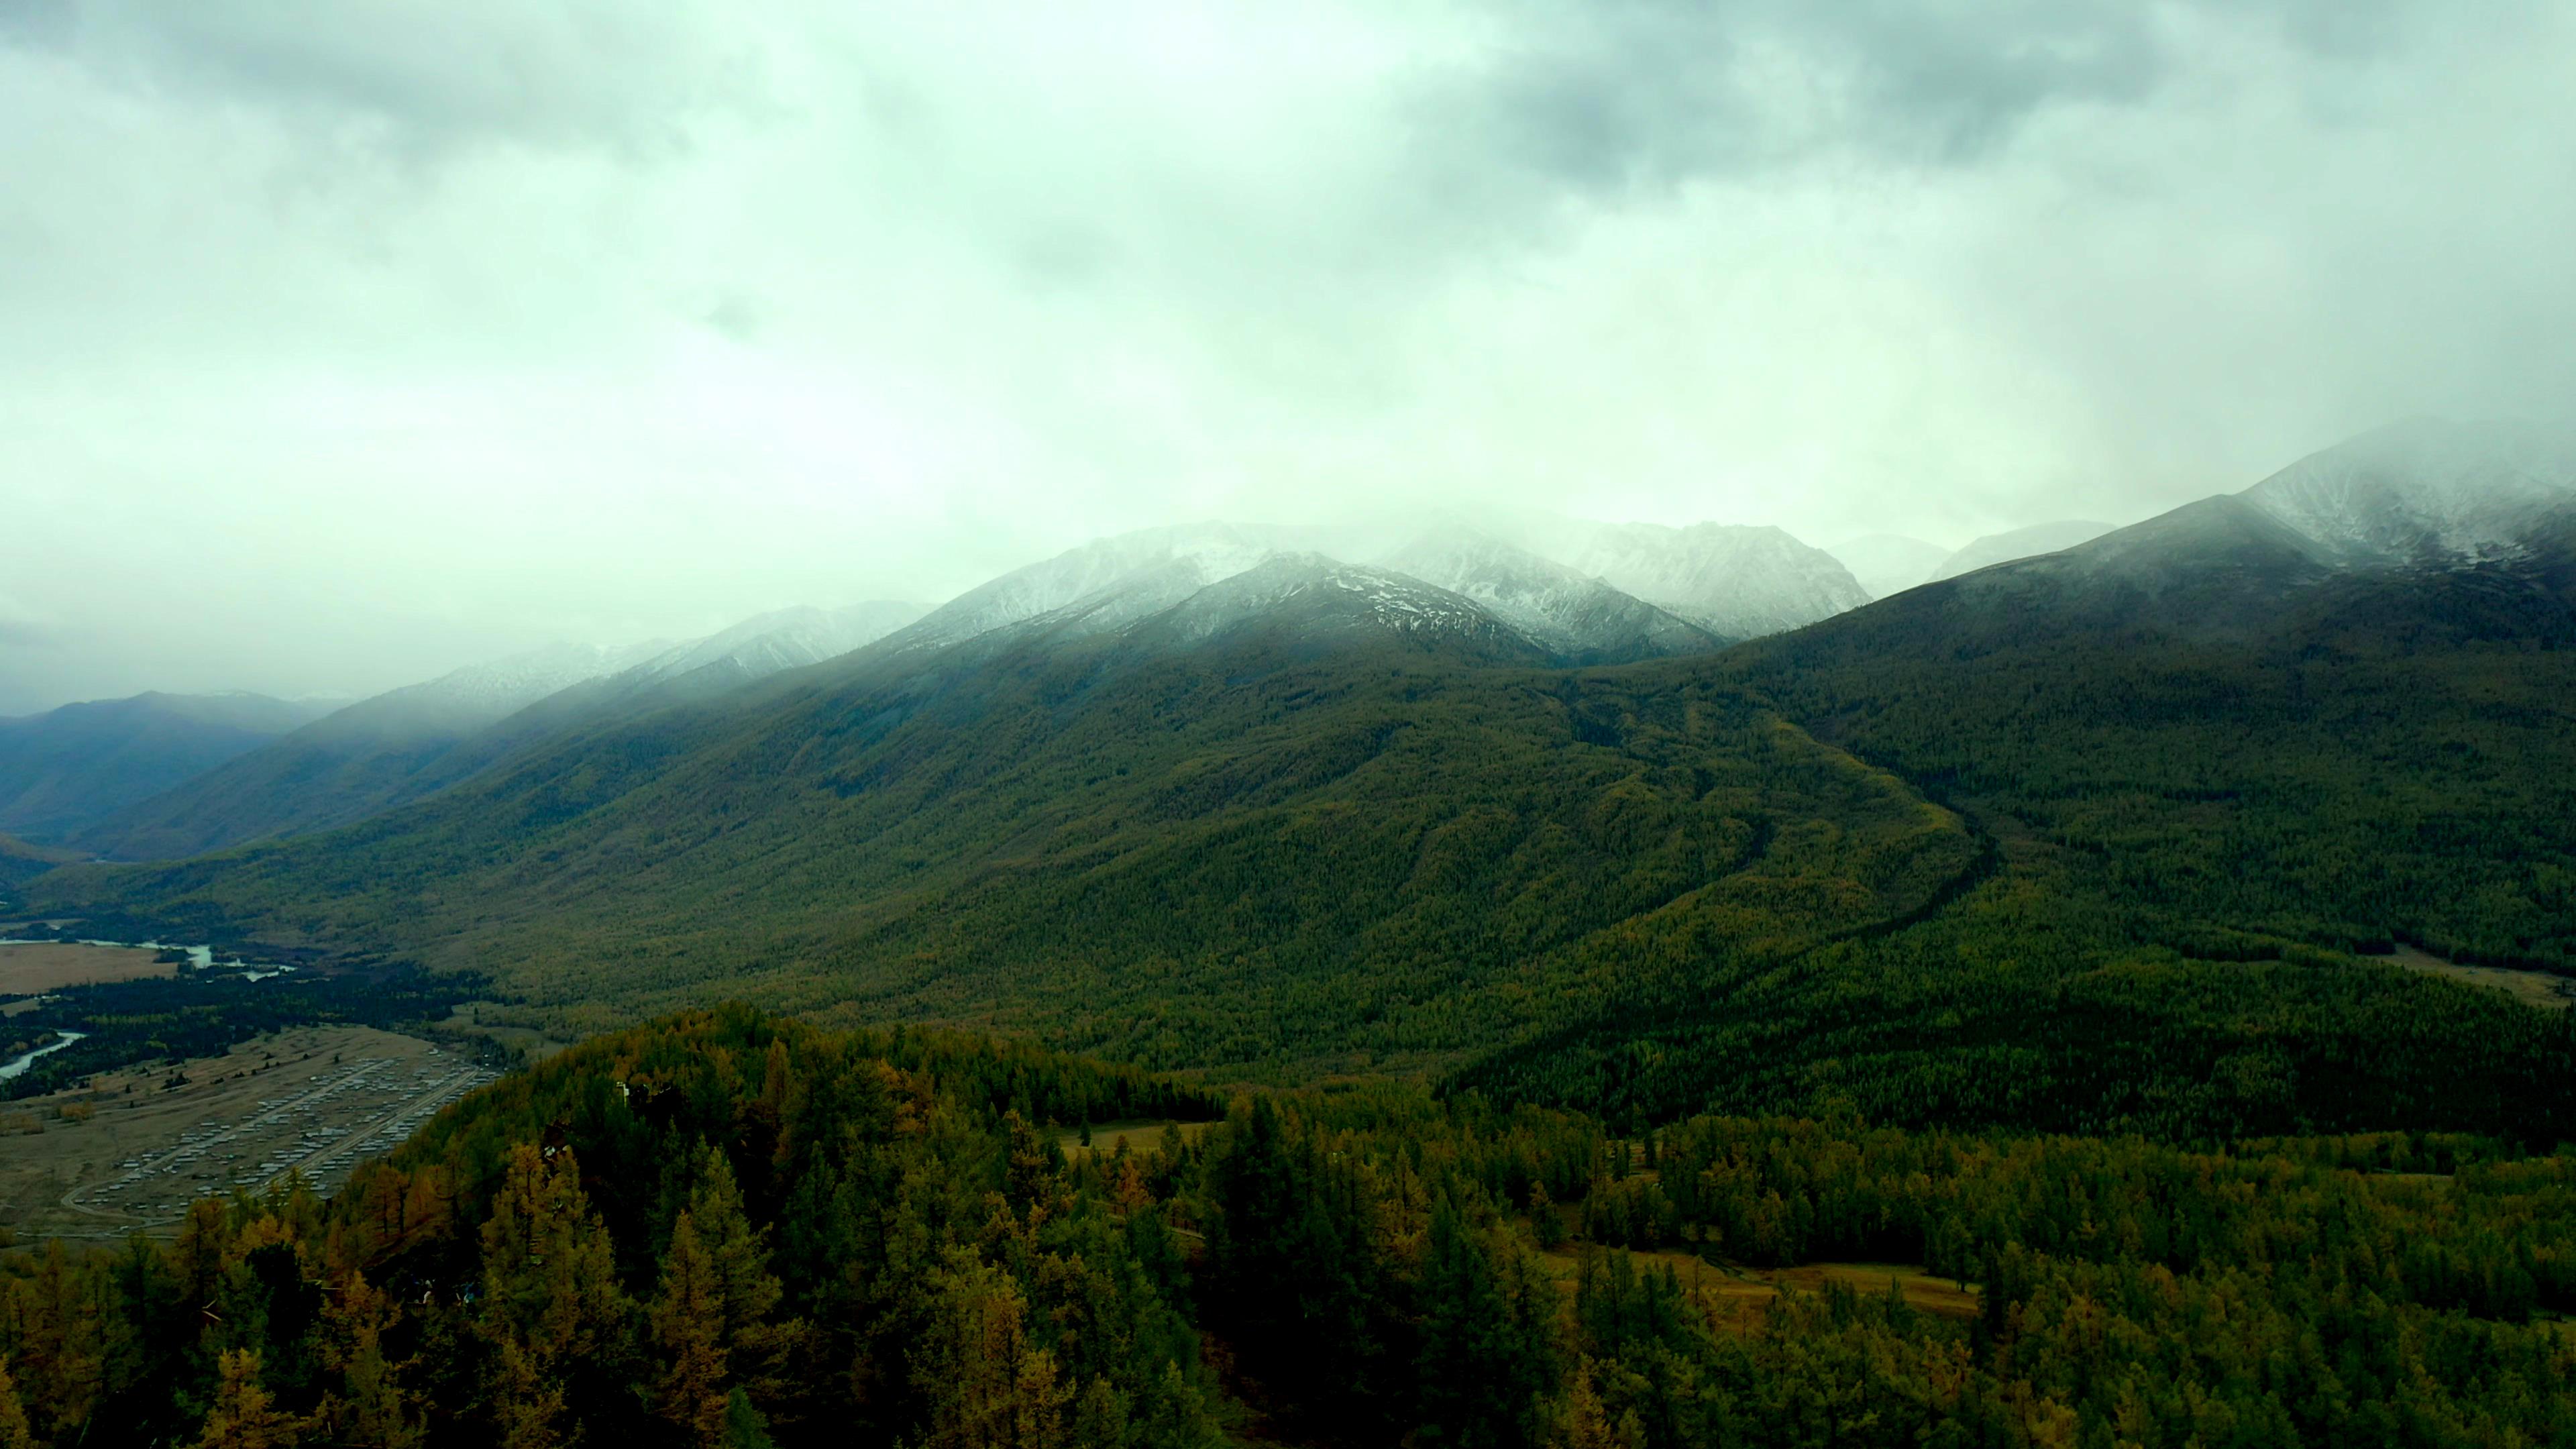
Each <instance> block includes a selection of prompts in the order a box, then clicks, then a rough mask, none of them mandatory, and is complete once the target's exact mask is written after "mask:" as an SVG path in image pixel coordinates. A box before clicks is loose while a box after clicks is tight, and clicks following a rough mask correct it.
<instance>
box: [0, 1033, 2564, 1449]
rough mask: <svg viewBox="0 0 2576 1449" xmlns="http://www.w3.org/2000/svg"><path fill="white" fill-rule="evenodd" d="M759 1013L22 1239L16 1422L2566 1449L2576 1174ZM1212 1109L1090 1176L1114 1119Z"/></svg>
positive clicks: (223, 1436)
mask: <svg viewBox="0 0 2576 1449" xmlns="http://www.w3.org/2000/svg"><path fill="white" fill-rule="evenodd" d="M1218 1110H1219V1104H1217V1103H1214V1102H1211V1101H1209V1100H1208V1099H1206V1098H1205V1097H1203V1096H1201V1095H1199V1094H1198V1093H1196V1092H1195V1091H1194V1090H1192V1089H1190V1088H1188V1087H1184V1086H1178V1085H1174V1084H1170V1083H1167V1082H1162V1081H1158V1080H1155V1079H1152V1078H1148V1077H1144V1076H1141V1075H1139V1074H1136V1073H1134V1072H1132V1071H1123V1070H1119V1069H1112V1068H1104V1067H1100V1066H1096V1065H1093V1064H1090V1063H1086V1062H1082V1061H1078V1060H1070V1059H1066V1058H1062V1057H1056V1056H1051V1055H1047V1054H1044V1053H1040V1052H1036V1051H1032V1050H1029V1049H1027V1048H1024V1047H1013V1046H997V1045H987V1044H983V1043H980V1042H977V1041H974V1040H971V1039H964V1038H957V1037H949V1036H937V1035H930V1036H925V1035H921V1034H906V1033H902V1032H891V1033H859V1034H847V1035H843V1034H832V1033H826V1032H822V1031H818V1030H815V1029H813V1028H811V1027H808V1026H804V1025H801V1024H798V1023H795V1022H792V1021H782V1020H778V1019H775V1018H768V1017H763V1016H761V1015H759V1014H757V1013H753V1012H750V1011H747V1010H743V1009H739V1008H724V1009H721V1010H716V1011H697V1012H691V1013H686V1014H683V1015H681V1016H678V1017H675V1018H671V1019H668V1020H665V1021H661V1022H656V1023H653V1024H651V1025H648V1026H644V1027H639V1028H635V1029H631V1030H628V1031H625V1032H621V1033H618V1034H616V1035H613V1036H610V1037H606V1038H602V1039H599V1040H595V1041H592V1042H590V1043H587V1044H585V1045H584V1046H582V1047H580V1048H577V1049H575V1050H574V1051H571V1052H568V1053H566V1054H564V1055H562V1056H560V1057H558V1058H556V1059H554V1060H553V1061H550V1062H548V1063H547V1064H545V1065H544V1066H542V1067H539V1068H536V1069H534V1070H532V1071H529V1072H525V1073H522V1074H519V1075H517V1076H514V1077H511V1078H507V1079H505V1080H503V1081H502V1082H500V1083H498V1084H496V1085H494V1086H492V1087H489V1088H487V1089H485V1090H484V1091H482V1092H480V1093H478V1094H477V1095H476V1096H474V1097H472V1098H469V1099H467V1100H466V1101H465V1102H463V1103H461V1104H459V1105H457V1106H456V1107H453V1108H451V1109H449V1110H448V1111H447V1112H445V1113H443V1114H442V1115H441V1116H440V1117H439V1118H437V1119H436V1120H435V1121H433V1122H432V1123H430V1124H429V1125H428V1126H426V1127H424V1128H423V1129H422V1130H421V1131H420V1132H419V1133H418V1134H417V1135H416V1136H415V1137H414V1138H413V1139H412V1140H411V1141H410V1142H409V1143H408V1144H406V1145H405V1146H404V1147H402V1148H401V1149H400V1150H398V1151H397V1152H396V1153H395V1154H394V1155H393V1156H392V1157H391V1158H390V1159H389V1160H386V1161H384V1162H381V1163H379V1164H376V1165H373V1166H371V1167H368V1168H366V1169H364V1170H363V1171H362V1172H361V1174H360V1175H359V1177H357V1178H356V1179H355V1180H353V1181H352V1182H351V1183H350V1185H349V1186H348V1187H347V1188H346V1189H345V1190H344V1191H342V1192H341V1193H339V1194H338V1195H337V1196H336V1197H335V1198H333V1199H332V1200H331V1201H330V1202H328V1203H323V1202H319V1201H316V1200H315V1199H314V1198H312V1197H311V1196H310V1195H309V1194H306V1193H304V1192H302V1191H301V1190H284V1191H280V1192H276V1193H272V1194H270V1195H268V1196H265V1197H260V1198H253V1197H247V1196H243V1197H237V1198H235V1199H234V1200H233V1201H231V1202H228V1203H227V1202H220V1201H213V1200H209V1201H205V1202H201V1203H199V1204H198V1205H197V1206H196V1207H195V1208H194V1209H193V1210H192V1211H191V1213H190V1214H189V1216H188V1219H187V1222H186V1224H185V1226H184V1228H183V1230H182V1231H181V1233H180V1234H179V1236H178V1237H177V1239H176V1240H175V1241H173V1242H169V1243H166V1244H156V1243H152V1242H148V1241H145V1240H141V1239H138V1240H136V1241H134V1242H132V1243H130V1244H128V1245H127V1246H125V1247H122V1248H116V1249H95V1250H81V1249H73V1248H69V1247H66V1246H65V1245H63V1244H61V1243H60V1242H56V1243H52V1244H48V1245H47V1246H46V1247H45V1248H44V1249H43V1250H42V1251H41V1252H39V1253H34V1254H26V1253H19V1254H10V1255H7V1256H6V1257H5V1258H0V1436H5V1439H6V1441H7V1442H10V1443H13V1444H22V1443H23V1444H34V1445H48V1446H68V1445H75V1444H97V1443H138V1444H139V1443H187V1442H196V1443H201V1444H205V1445H210V1446H242V1445H270V1446H277V1445H289V1444H295V1443H308V1444H319V1443H334V1444H352V1445H378V1446H381V1445H396V1444H407V1445H430V1446H436V1445H447V1444H458V1445H464V1444H476V1445H482V1444H511V1445H529V1444H557V1443H566V1442H573V1441H575V1440H579V1441H580V1442H589V1443H603V1442H612V1443H624V1444H635V1445H662V1444H669V1445H731V1446H751V1445H764V1444H775V1445H784V1446H793V1445H801V1444H825V1443H833V1444H840V1443H849V1442H853V1441H856V1442H868V1443H890V1444H919V1445H994V1444H1010V1445H1018V1446H1029V1449H1056V1446H1066V1449H1070V1446H1082V1449H1095V1446H1097V1449H1111V1446H1138V1449H1142V1446H1156V1449H1161V1446H1175V1449H1179V1446H1188V1449H1200V1446H1205V1449H1213V1446H1215V1445H1217V1444H1219V1443H1221V1442H1225V1441H1226V1439H1227V1438H1228V1437H1229V1436H1247V1435H1248V1436H1251V1437H1253V1438H1256V1439H1258V1440H1260V1441H1262V1442H1297V1443H1331V1444H1347V1445H1393V1444H1397V1443H1413V1444H1423V1443H1454V1444H1468V1445H1484V1446H1493V1449H1522V1446H1538V1445H1552V1446H1565V1449H1592V1446H1610V1445H1621V1446H1636V1449H1668V1446H1685V1445H1687V1446H1700V1445H1719V1444H1728V1445H1781V1446H1792V1445H1795V1446H1811V1445H1813V1446H1822V1445H1836V1446H1849V1445H1862V1446H1869V1445H1888V1446H1898V1445H1904V1446H1914V1445H1920V1444H1939V1445H1950V1444H1961V1445H1965V1444H1990V1445H2007V1446H2019V1445H2061V1444H2092V1443H2105V1444H2108V1443H2125V1444H2135V1445H2140V1446H2164V1445H2173V1446H2182V1445H2207V1444H2215V1443H2227V1444H2243V1445H2276V1444H2277V1445H2292V1444H2302V1443H2391V1444H2439V1445H2476V1446H2489V1445H2492V1446H2499V1449H2501V1446H2506V1445H2514V1444H2537V1443H2554V1442H2559V1441H2561V1440H2563V1439H2565V1438H2567V1437H2568V1436H2570V1435H2571V1434H2576V1372H2571V1371H2572V1370H2576V1344H2571V1342H2570V1340H2569V1338H2568V1336H2567V1335H2566V1334H2565V1333H2564V1331H2563V1330H2564V1328H2565V1326H2566V1325H2565V1320H2564V1315H2565V1314H2566V1313H2568V1312H2569V1311H2570V1310H2571V1309H2576V1164H2571V1162H2570V1160H2569V1159H2568V1158H2567V1157H2565V1156H2564V1155H2558V1154H2552V1155H2548V1156H2530V1155H2526V1154H2525V1153H2524V1152H2523V1150H2522V1149H2521V1148H2519V1147H2518V1146H2516V1145H2515V1144H2511V1143H2507V1142H2500V1141H2496V1140H2493V1139H2482V1138H2473V1137H2426V1136H2422V1135H2409V1134H2403V1133H2399V1134H2378V1135H2371V1136H2351V1137H2322V1138H2303V1139H2298V1140H2289V1141H2278V1140H2276V1141H2248V1142H2241V1143H2235V1144H2231V1145H2228V1146H2225V1147H2214V1146H2213V1147H2202V1148H2197V1149H2186V1148H2180V1147H2167V1146H2154V1145H2149V1144H2147V1143H2144V1142H2140V1141H2138V1140H2135V1139H2127V1140H2085V1139H2073V1138H2063V1137H2046V1136H2037V1137H2034V1136H1980V1135H1973V1134H1967V1135H1963V1134H1956V1133H1930V1134H1909V1133H1906V1132H1901V1131H1896V1130H1892V1129H1886V1128H1866V1127H1863V1126H1861V1125H1859V1124H1858V1123H1856V1122H1853V1121H1851V1120H1849V1119H1830V1120H1824V1121H1816V1120H1793V1119H1784V1118H1715V1117H1709V1118H1698V1119H1694V1120H1690V1121H1687V1122H1680V1123H1674V1124H1669V1125H1667V1126H1665V1127H1664V1128H1662V1129H1661V1130H1658V1131H1655V1132H1652V1133H1648V1134H1644V1135H1640V1136H1633V1137H1619V1138H1614V1137H1612V1136H1610V1135H1609V1134H1608V1133H1606V1132H1605V1130H1604V1129H1603V1127H1602V1126H1601V1124H1599V1123H1598V1122H1595V1121H1593V1120H1591V1119H1588V1118H1585V1117H1582V1116H1578V1115H1573V1114H1566V1113H1557V1112H1549V1111H1543V1110H1539V1109H1534V1108H1528V1107H1523V1108H1519V1109H1516V1110H1512V1111H1508V1112H1506V1111H1501V1110H1498V1109H1496V1108H1494V1107H1493V1106H1491V1105H1490V1104H1488V1103H1486V1102H1485V1101H1483V1100H1482V1099H1480V1098H1477V1097H1474V1096H1461V1097H1452V1098H1449V1099H1447V1100H1440V1099H1435V1098H1433V1097H1431V1096H1429V1095H1426V1094H1425V1093H1423V1092H1422V1091H1421V1090H1420V1089H1418V1088H1413V1087H1404V1086H1396V1085H1390V1084H1380V1085H1375V1086H1370V1087H1365V1088H1361V1089H1359V1090H1355V1091H1346V1092H1314V1091H1306V1092H1296V1093H1287V1094H1279V1095H1264V1096H1258V1097H1251V1098H1244V1099H1238V1100H1237V1101H1235V1102H1234V1103H1233V1104H1231V1106H1230V1108H1227V1109H1225V1110H1224V1120H1223V1121H1221V1122H1219V1123H1217V1124H1215V1125H1213V1126H1212V1127H1208V1128H1199V1127H1196V1126H1184V1125H1181V1122H1186V1121H1188V1120H1190V1119H1204V1118H1207V1117H1211V1116H1214V1115H1217V1112H1218ZM1140 1117H1142V1118H1162V1119H1166V1120H1167V1121H1168V1120H1171V1119H1181V1120H1180V1121H1178V1122H1174V1123H1173V1125H1170V1126H1168V1127H1166V1128H1164V1129H1163V1130H1162V1131H1161V1132H1160V1133H1159V1135H1157V1134H1154V1133H1146V1134H1143V1135H1141V1136H1139V1137H1136V1138H1132V1139H1131V1138H1128V1137H1124V1136H1122V1137H1121V1138H1120V1139H1119V1140H1118V1143H1117V1145H1116V1146H1115V1147H1114V1148H1111V1149H1109V1150H1106V1151H1103V1150H1096V1149H1092V1148H1087V1147H1083V1146H1080V1145H1074V1144H1066V1145H1059V1144H1060V1143H1062V1142H1064V1141H1065V1139H1067V1138H1078V1137H1088V1136H1089V1133H1090V1128H1089V1124H1091V1123H1094V1122H1100V1121H1104V1120H1110V1119H1130V1120H1132V1119H1135V1118H1140Z"/></svg>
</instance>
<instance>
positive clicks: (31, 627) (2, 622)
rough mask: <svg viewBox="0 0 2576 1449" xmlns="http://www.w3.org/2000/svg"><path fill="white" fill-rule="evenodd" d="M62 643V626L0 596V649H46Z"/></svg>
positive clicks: (3, 595)
mask: <svg viewBox="0 0 2576 1449" xmlns="http://www.w3.org/2000/svg"><path fill="white" fill-rule="evenodd" d="M60 642H61V626H60V625H58V624H57V623H56V622H55V621H54V620H53V619H52V618H50V617H48V616H47V615H44V614H41V613H38V612H37V611H36V610H34V609H32V608H29V607H28V606H27V605H25V604H21V603H19V602H18V601H17V600H15V599H12V598H10V597H9V596H8V595H6V594H0V649H46V648H51V647H53V646H54V645H56V644H58V643H60Z"/></svg>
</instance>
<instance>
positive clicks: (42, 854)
mask: <svg viewBox="0 0 2576 1449" xmlns="http://www.w3.org/2000/svg"><path fill="white" fill-rule="evenodd" d="M79 858H80V857H79V856H76V855H73V854H71V853H70V852H68V851H60V850H50V849H47V848H46V847H44V846H41V845H30V844H28V843H27V842H26V841H23V840H20V839H18V838H17V837H16V836H14V835H0V886H14V885H17V884H19V883H20V882H23V881H27V880H32V879H34V878H35V877H37V876H40V875H43V874H44V873H45V872H46V871H49V870H52V869H53V868H54V867H55V866H58V865H65V864H68V863H70V862H72V861H75V860H78V859H79Z"/></svg>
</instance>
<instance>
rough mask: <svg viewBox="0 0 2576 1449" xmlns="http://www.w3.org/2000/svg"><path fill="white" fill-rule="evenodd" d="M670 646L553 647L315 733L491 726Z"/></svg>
mask: <svg viewBox="0 0 2576 1449" xmlns="http://www.w3.org/2000/svg"><path fill="white" fill-rule="evenodd" d="M670 648H671V641H669V640H667V639H653V640H648V641H646V642H644V643H641V644H625V645H601V644H549V645H547V646H545V647H544V648H541V649H531V650H529V651H528V652H526V653H524V654H513V655H510V656H509V657H507V658H503V659H495V660H492V661H490V662H488V663H484V664H469V665H466V666H465V667H464V668H462V669H453V670H450V671H448V672H447V673H445V674H442V675H440V676H438V677H437V678H436V679H432V680H427V681H425V682H423V683H420V684H410V685H405V686H403V687H402V688H400V689H392V690H387V691H386V692H384V693H383V694H379V695H376V696H374V697H372V698H369V699H362V700H360V701H358V702H357V703H356V704H353V705H350V706H349V707H348V708H346V709H343V710H340V711H337V712H336V713H334V714H331V715H329V716H327V717H325V718H324V719H322V720H320V721H317V722H316V724H315V726H314V727H315V728H316V729H323V730H327V731H329V732H332V733H352V732H368V733H384V732H392V733H404V732H408V731H409V730H411V729H412V728H414V727H415V726H416V725H419V724H434V725H436V726H439V727H454V726H456V725H459V724H464V723H468V722H471V721H477V720H479V721H487V722H488V721H491V720H497V719H500V718H502V717H503V716H505V715H508V714H511V713H513V712H515V711H517V710H520V709H523V708H525V707H526V706H528V705H531V704H534V703H536V702H537V701H538V700H541V699H543V698H545V697H546V696H547V695H550V694H553V693H556V692H557V691H559V690H565V689H569V688H571V687H572V686H574V685H576V684H580V683H582V682H583V681H585V680H591V679H599V678H602V677H604V676H606V675H611V674H616V673H618V672H620V671H622V670H625V669H630V668H632V667H634V666H635V665H638V664H641V663H643V662H645V661H646V660H648V659H651V658H653V657H654V656H656V655H659V654H662V653H664V652H666V651H668V650H669V649H670Z"/></svg>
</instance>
